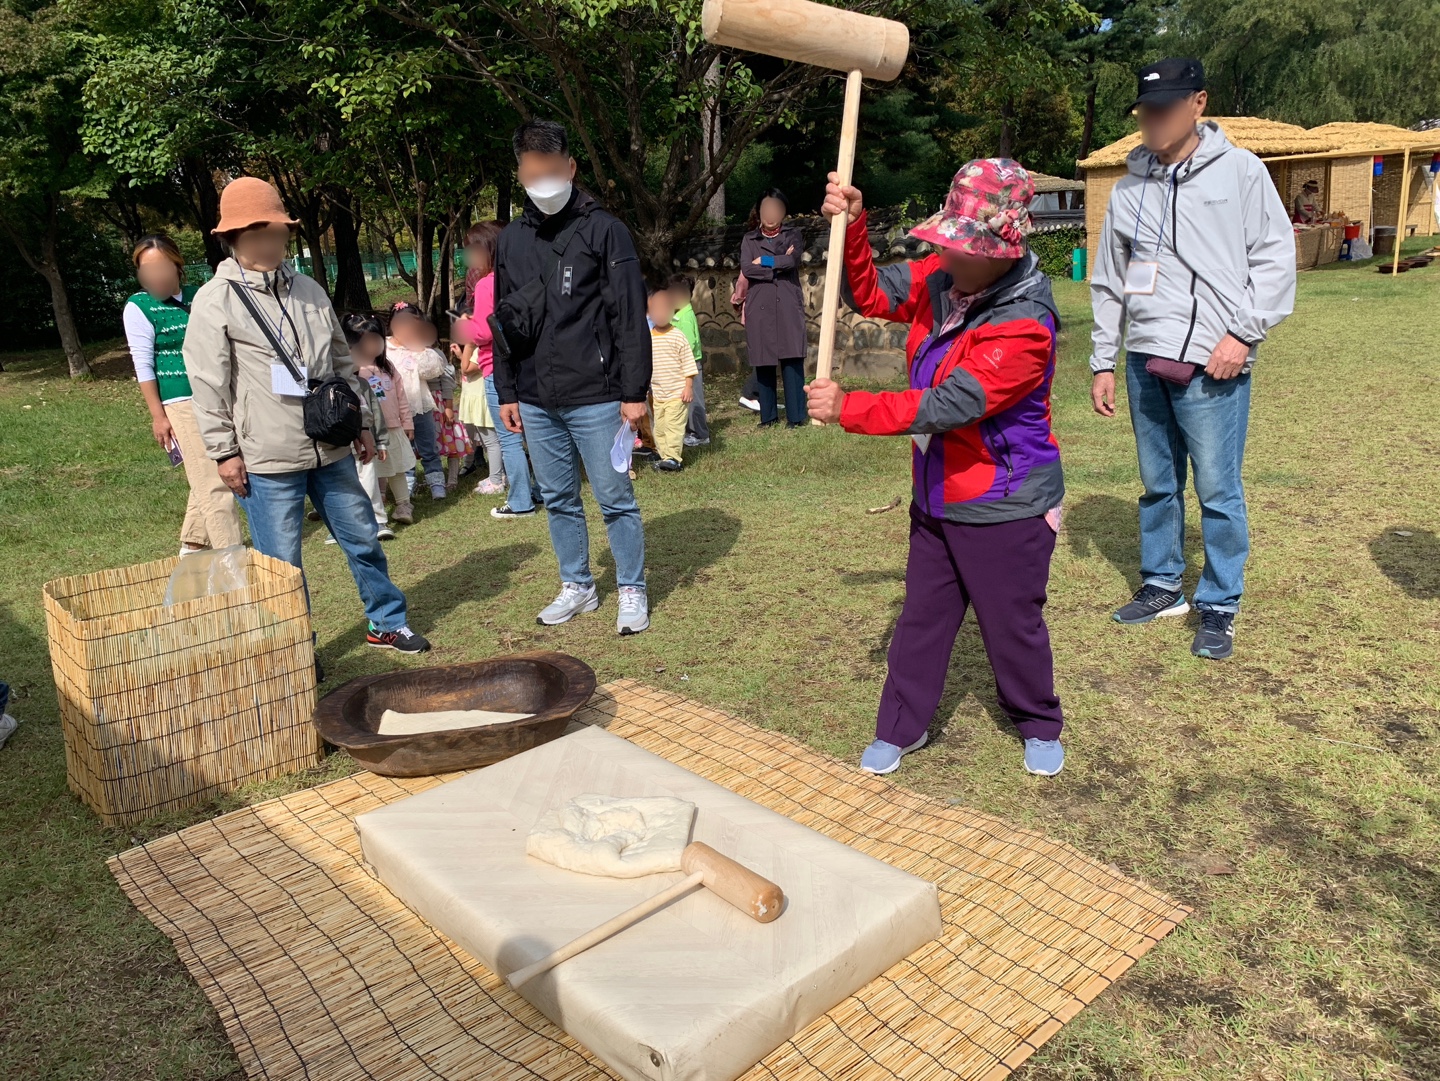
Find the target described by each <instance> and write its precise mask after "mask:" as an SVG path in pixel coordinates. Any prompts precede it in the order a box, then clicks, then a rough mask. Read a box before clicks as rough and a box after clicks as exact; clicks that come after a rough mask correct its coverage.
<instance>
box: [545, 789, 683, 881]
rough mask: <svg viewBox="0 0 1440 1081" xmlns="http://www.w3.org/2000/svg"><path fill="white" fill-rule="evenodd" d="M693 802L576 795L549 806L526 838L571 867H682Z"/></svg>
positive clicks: (628, 872) (617, 870) (633, 871)
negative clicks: (682, 855) (552, 807)
mask: <svg viewBox="0 0 1440 1081" xmlns="http://www.w3.org/2000/svg"><path fill="white" fill-rule="evenodd" d="M694 821H695V804H693V803H689V802H687V801H686V800H683V799H675V798H674V797H672V796H649V797H640V798H637V797H634V796H632V797H630V798H628V799H624V798H619V799H617V798H616V797H614V796H597V795H596V794H595V793H593V792H589V793H586V794H585V795H582V796H576V797H575V798H574V799H572V800H569V801H568V802H566V803H565V804H564V805H562V806H560V807H557V808H555V809H554V810H553V811H547V812H546V813H545V814H544V815H543V816H542V817H541V819H540V821H539V822H537V823H535V828H534V829H532V830H531V831H530V836H528V837H527V838H525V851H526V852H527V853H528V854H529V855H531V856H534V857H535V858H536V859H540V860H544V861H545V862H546V863H553V864H554V865H555V866H556V867H563V868H565V870H567V871H578V872H580V873H581V874H585V875H603V876H605V877H608V878H640V877H641V876H643V875H654V874H659V873H660V872H662V871H678V870H680V854H681V853H682V852H684V851H685V846H686V845H687V844H689V843H690V825H691V823H692V822H694Z"/></svg>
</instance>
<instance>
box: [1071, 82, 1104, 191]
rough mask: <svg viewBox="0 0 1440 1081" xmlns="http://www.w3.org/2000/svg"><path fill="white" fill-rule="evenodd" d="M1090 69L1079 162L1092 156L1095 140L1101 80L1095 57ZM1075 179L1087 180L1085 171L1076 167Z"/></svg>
mask: <svg viewBox="0 0 1440 1081" xmlns="http://www.w3.org/2000/svg"><path fill="white" fill-rule="evenodd" d="M1088 67H1089V69H1090V74H1089V78H1088V79H1087V80H1086V83H1085V126H1084V128H1082V129H1081V131H1080V153H1079V154H1078V155H1077V156H1076V160H1077V161H1084V160H1085V159H1086V158H1088V157H1089V156H1090V140H1092V139H1093V138H1095V90H1096V87H1097V86H1098V85H1099V82H1100V78H1099V76H1098V75H1097V74H1096V72H1095V58H1094V57H1091V58H1090V62H1089V64H1088ZM1075 179H1076V180H1084V179H1085V170H1084V169H1082V168H1080V166H1079V165H1076V166H1075Z"/></svg>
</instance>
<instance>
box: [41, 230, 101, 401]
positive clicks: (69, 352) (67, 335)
mask: <svg viewBox="0 0 1440 1081" xmlns="http://www.w3.org/2000/svg"><path fill="white" fill-rule="evenodd" d="M57 232H59V224H58V221H57V219H56V217H55V215H53V214H52V215H51V218H50V221H49V223H48V224H47V226H46V229H45V235H44V236H43V237H42V238H41V240H40V273H41V275H43V276H44V278H45V280H46V281H47V282H49V284H50V304H51V306H52V307H53V308H54V310H55V329H57V330H58V331H59V332H60V346H61V348H62V349H64V350H65V361H66V363H67V364H69V366H70V378H71V379H89V378H90V377H91V375H92V374H93V373H92V372H91V371H90V363H89V361H87V360H86V359H85V347H84V346H83V345H81V344H80V328H79V327H78V326H76V325H75V312H74V310H73V309H72V308H71V307H70V291H69V290H68V289H66V288H65V277H64V275H63V274H62V273H61V270H60V260H59V259H58V257H57V253H56V251H55V234H56V233H57Z"/></svg>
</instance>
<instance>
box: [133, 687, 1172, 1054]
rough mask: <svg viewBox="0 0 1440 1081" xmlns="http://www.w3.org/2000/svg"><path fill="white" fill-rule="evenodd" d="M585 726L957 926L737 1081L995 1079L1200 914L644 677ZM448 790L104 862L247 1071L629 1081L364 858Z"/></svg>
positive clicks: (345, 785)
mask: <svg viewBox="0 0 1440 1081" xmlns="http://www.w3.org/2000/svg"><path fill="white" fill-rule="evenodd" d="M577 720H579V721H582V722H585V723H590V724H600V725H604V726H606V727H607V728H608V729H609V731H611V732H613V733H615V734H616V735H620V736H624V737H625V738H626V739H629V740H631V741H633V742H634V743H636V744H637V745H639V746H641V747H644V748H646V749H647V750H650V751H652V752H654V753H656V754H659V755H662V756H664V757H665V758H668V759H670V760H671V761H673V762H676V763H678V764H679V765H681V766H684V767H685V768H686V769H689V770H691V771H693V772H695V773H697V774H699V775H700V776H702V777H707V778H709V779H710V780H712V781H715V782H717V783H718V784H721V785H724V786H726V787H727V788H730V789H733V790H734V791H736V792H738V793H740V794H741V795H743V796H746V797H748V798H750V799H752V800H755V801H756V802H757V803H760V804H763V805H765V806H767V807H770V808H772V809H774V810H776V811H779V812H780V813H782V814H785V815H788V816H790V817H791V818H793V819H795V820H796V821H797V822H802V823H804V824H805V825H807V826H810V827H812V828H813V829H816V830H818V831H819V832H821V833H825V834H828V835H829V836H831V837H834V838H836V839H837V840H840V841H843V842H845V843H846V844H849V845H852V846H854V847H855V848H857V849H859V850H861V851H862V852H868V853H869V854H870V855H872V856H875V857H877V858H879V859H881V860H884V861H886V862H888V863H891V864H893V865H895V866H897V867H901V868H903V869H905V870H907V871H909V872H911V873H912V874H916V875H919V876H921V877H922V878H926V879H929V880H931V881H934V882H936V883H937V884H938V886H939V890H940V901H941V910H942V914H943V917H944V921H945V933H944V935H943V936H942V937H941V938H940V939H938V940H936V941H935V942H932V943H931V944H930V945H928V946H926V947H925V948H923V949H922V950H920V951H919V952H918V953H916V954H914V955H912V956H911V957H909V958H907V959H906V960H904V961H902V962H900V963H899V964H897V965H896V966H894V967H893V968H892V969H891V970H890V971H889V972H887V973H886V974H885V975H884V976H882V977H880V978H879V979H877V980H875V981H874V982H873V983H871V984H870V985H869V986H867V987H866V988H865V989H864V990H863V991H861V992H860V993H859V994H857V995H854V996H852V997H851V998H849V999H847V1000H846V1001H844V1002H842V1003H841V1004H840V1005H839V1006H837V1007H836V1008H835V1009H834V1010H832V1011H831V1012H830V1013H829V1014H828V1015H826V1016H825V1017H822V1018H820V1019H819V1020H817V1021H815V1022H814V1023H813V1024H811V1025H810V1026H809V1027H808V1028H806V1029H805V1030H804V1031H803V1032H801V1033H800V1034H799V1035H798V1036H796V1037H795V1038H794V1039H793V1040H791V1041H789V1042H788V1043H786V1044H784V1045H782V1046H781V1047H779V1048H777V1049H776V1050H775V1051H774V1052H772V1053H771V1054H770V1055H769V1057H767V1058H766V1059H765V1060H764V1061H763V1062H761V1063H760V1064H759V1065H757V1066H755V1067H754V1068H753V1069H752V1070H750V1071H749V1072H748V1073H747V1074H746V1075H745V1081H762V1079H770V1081H814V1079H818V1078H833V1079H836V1081H842V1079H843V1081H884V1079H888V1078H892V1077H893V1078H903V1079H907V1081H921V1079H923V1081H946V1079H966V1081H970V1079H985V1081H990V1079H997V1078H1002V1077H1005V1076H1007V1075H1008V1074H1009V1073H1010V1072H1011V1071H1012V1070H1014V1069H1015V1068H1016V1067H1017V1066H1018V1065H1019V1064H1020V1063H1021V1062H1022V1061H1024V1060H1025V1059H1026V1058H1027V1057H1028V1056H1029V1055H1030V1054H1032V1053H1033V1052H1034V1051H1035V1049H1036V1048H1038V1047H1039V1046H1040V1045H1041V1044H1042V1043H1044V1042H1045V1041H1046V1040H1047V1039H1049V1038H1050V1037H1051V1036H1053V1035H1054V1034H1055V1033H1056V1032H1057V1031H1059V1029H1060V1026H1061V1025H1063V1024H1064V1023H1065V1022H1066V1021H1068V1020H1070V1018H1072V1017H1074V1016H1075V1015H1076V1014H1077V1013H1078V1012H1079V1011H1080V1009H1081V1008H1082V1007H1083V1006H1085V1005H1086V1004H1087V1003H1088V1002H1090V1001H1091V1000H1093V999H1094V998H1095V996H1096V995H1098V994H1099V993H1100V992H1101V991H1103V990H1104V989H1105V988H1106V987H1108V986H1109V985H1110V984H1111V983H1113V982H1114V981H1115V980H1116V979H1117V978H1118V977H1119V976H1120V974H1121V973H1123V972H1124V971H1125V970H1126V969H1127V968H1129V967H1130V965H1131V964H1133V963H1134V962H1135V960H1136V959H1137V958H1138V957H1139V956H1140V955H1141V954H1143V953H1144V952H1145V951H1146V950H1148V949H1149V948H1150V947H1151V946H1153V945H1155V943H1156V942H1158V941H1159V940H1160V939H1161V938H1163V937H1164V936H1165V935H1166V934H1168V933H1169V932H1170V931H1171V930H1173V929H1174V928H1175V926H1176V924H1178V923H1179V921H1180V920H1182V919H1184V918H1185V916H1186V915H1187V914H1188V911H1189V910H1188V909H1186V908H1185V907H1183V906H1181V905H1177V904H1176V903H1175V902H1174V901H1172V900H1170V899H1169V898H1167V897H1165V896H1164V895H1163V894H1160V893H1158V892H1156V891H1155V890H1153V889H1151V888H1149V887H1147V886H1145V885H1143V884H1141V883H1139V882H1135V881H1133V880H1131V879H1128V878H1125V877H1124V876H1122V875H1120V874H1118V873H1117V872H1115V871H1113V870H1111V869H1109V868H1108V867H1106V866H1104V865H1103V864H1100V863H1097V862H1095V861H1094V860H1091V859H1089V858H1087V857H1085V856H1083V855H1081V854H1080V853H1078V852H1076V851H1075V850H1074V849H1072V848H1070V847H1068V846H1066V845H1061V844H1056V843H1054V842H1052V841H1049V840H1047V839H1046V838H1044V837H1043V836H1041V835H1040V834H1038V833H1035V832H1032V831H1028V830H1021V829H1017V828H1015V827H1014V826H1011V825H1009V824H1008V823H1006V822H1004V821H1003V820H1001V819H998V818H994V817H991V816H988V815H982V814H977V813H976V812H974V811H969V810H966V809H964V808H961V807H950V806H948V805H946V804H944V803H942V802H940V801H938V800H934V799H930V798H927V797H924V796H920V795H917V794H915V793H912V792H909V791H907V790H905V789H903V788H900V787H897V786H896V785H895V784H893V783H892V782H890V781H887V780H884V779H880V778H873V777H868V776H866V775H864V774H861V773H859V772H858V771H856V770H855V769H854V767H853V766H851V765H847V764H844V763H840V762H836V761H834V760H833V759H829V758H826V757H823V756H821V755H819V754H817V753H815V752H814V751H812V750H810V749H809V748H807V747H806V746H805V745H803V744H801V743H798V742H796V741H795V740H793V739H790V738H788V737H786V736H782V735H778V734H776V733H773V732H766V731H763V730H761V729H757V728H755V727H753V726H751V725H749V724H746V723H744V722H743V721H739V720H736V719H735V718H733V717H730V716H727V715H726V714H723V713H719V712H716V711H714V710H709V709H705V708H704V707H702V706H699V705H697V704H696V703H694V702H690V701H688V700H686V699H684V698H682V697H679V696H677V695H672V694H667V693H664V692H661V691H657V690H654V689H652V688H649V687H646V686H644V685H642V684H639V683H635V682H633V681H622V682H618V683H611V684H607V685H605V686H603V687H601V688H600V689H599V690H598V691H597V692H596V696H595V698H593V699H592V700H591V702H590V704H589V705H588V706H586V707H585V709H583V710H582V711H581V712H580V713H579V714H577ZM452 776H453V775H452ZM445 779H447V778H445V777H426V778H417V779H413V780H397V779H391V778H385V777H377V776H374V775H372V774H369V773H360V774H357V775H356V776H354V777H350V778H346V779H344V780H340V781H332V782H330V783H328V784H324V785H320V786H319V787H317V788H313V789H310V790H308V791H304V792H297V793H295V794H293V795H290V796H285V797H283V798H281V799H275V800H270V801H268V802H266V803H261V804H258V805H257V806H255V807H251V808H247V809H245V810H241V811H235V812H233V813H231V814H227V815H223V816H222V817H220V818H216V819H214V820H212V821H210V822H205V823H201V824H199V825H196V826H191V827H190V828H188V829H185V830H181V831H180V832H179V833H175V834H171V835H170V836H168V837H162V838H160V839H159V840H156V841H152V842H150V843H149V844H146V845H142V846H141V847H139V848H133V849H131V850H129V851H128V852H124V853H122V854H120V855H119V856H116V857H115V858H113V859H112V860H111V861H110V869H111V871H112V872H113V873H114V874H115V877H116V878H117V879H118V880H119V882H120V885H121V886H122V887H123V888H124V890H125V892H126V893H127V894H129V896H130V898H131V900H132V901H134V903H135V904H136V906H137V907H139V909H140V911H141V912H143V913H144V914H145V915H146V916H147V917H148V918H149V919H150V920H152V921H153V922H154V923H155V924H156V926H158V927H159V928H160V929H161V930H162V931H163V932H164V933H165V934H166V935H168V936H169V937H170V939H171V940H172V941H173V942H174V943H175V947H176V950H177V951H178V952H179V955H180V958H181V960H182V961H184V962H185V965H186V967H187V968H189V970H190V972H191V974H192V975H193V976H194V977H195V979H196V980H197V981H198V982H199V984H200V986H201V987H202V988H203V989H204V991H205V993H206V995H208V996H209V998H210V1001H211V1002H212V1003H213V1004H214V1006H215V1009H216V1010H217V1011H218V1012H219V1014H220V1018H221V1020H222V1021H223V1022H224V1025H225V1031H226V1033H227V1034H228V1035H229V1037H230V1040H231V1042H232V1043H233V1044H234V1046H235V1050H236V1052H237V1054H238V1055H239V1057H240V1061H241V1063H242V1064H243V1066H244V1068H245V1071H246V1073H247V1074H248V1075H249V1077H251V1078H256V1079H259V1078H264V1079H268V1081H282V1079H283V1081H290V1079H294V1078H306V1079H312V1081H357V1079H361V1078H370V1079H373V1081H412V1079H413V1081H426V1079H428V1081H442V1079H443V1081H470V1079H480V1078H484V1079H485V1081H511V1079H516V1081H518V1079H522V1078H523V1079H541V1081H590V1079H594V1078H603V1077H614V1076H615V1075H614V1074H613V1073H611V1072H610V1071H609V1070H608V1069H606V1068H605V1067H604V1066H603V1065H601V1064H600V1063H599V1062H598V1061H597V1060H595V1059H593V1058H592V1057H590V1055H589V1054H588V1053H587V1052H586V1051H585V1050H584V1049H583V1048H582V1047H580V1046H579V1045H578V1044H576V1043H575V1042H574V1041H573V1040H571V1039H570V1038H569V1037H568V1036H566V1035H565V1033H564V1032H562V1031H560V1030H559V1029H558V1028H556V1027H555V1026H554V1025H552V1024H551V1023H550V1022H549V1021H548V1020H546V1019H545V1018H544V1017H543V1016H542V1015H541V1014H540V1013H539V1012H538V1011H536V1010H535V1009H534V1008H533V1007H532V1006H530V1004H529V1003H527V1002H526V1001H525V1000H524V999H522V998H520V997H519V996H518V995H516V994H514V993H512V992H511V991H510V990H509V989H508V988H507V987H506V986H505V985H504V983H503V981H502V980H500V979H499V978H498V977H497V976H495V975H494V974H493V973H491V972H490V971H489V970H488V969H486V968H484V967H483V966H482V965H480V964H479V963H478V962H476V961H474V960H472V959H471V958H470V957H468V956H467V955H465V954H463V953H462V952H461V951H460V950H459V949H458V948H457V947H455V946H453V945H452V944H451V943H450V942H449V941H448V940H447V939H445V938H443V937H442V936H441V935H440V934H439V933H438V932H436V931H434V930H432V929H431V928H430V926H429V925H428V924H426V923H425V922H424V921H422V920H421V919H420V918H419V917H417V916H415V915H413V914H412V913H411V912H410V911H409V910H408V909H407V908H405V907H404V906H403V905H402V904H401V903H400V902H399V901H398V900H396V899H395V897H394V896H393V895H392V894H390V893H389V891H388V890H386V889H385V887H384V886H382V885H381V884H380V883H379V882H377V881H376V880H375V879H374V878H372V877H371V876H370V875H369V873H368V872H367V871H366V870H365V868H364V866H363V865H362V864H361V863H360V846H359V844H358V842H357V840H356V837H355V829H354V825H353V822H352V820H353V818H354V816H355V815H357V814H359V813H360V812H362V811H367V810H370V809H371V808H374V807H378V806H380V805H382V804H385V803H389V802H391V801H393V800H397V799H401V798H403V797H405V796H408V795H410V794H412V793H414V792H419V791H422V790H424V789H426V788H430V787H432V786H433V785H435V784H438V783H440V782H441V781H443V780H445Z"/></svg>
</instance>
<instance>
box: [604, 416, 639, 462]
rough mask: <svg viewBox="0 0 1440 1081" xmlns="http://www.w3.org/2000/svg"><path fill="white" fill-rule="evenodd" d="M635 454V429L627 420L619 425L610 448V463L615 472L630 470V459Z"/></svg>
mask: <svg viewBox="0 0 1440 1081" xmlns="http://www.w3.org/2000/svg"><path fill="white" fill-rule="evenodd" d="M634 454H635V429H634V428H632V427H630V422H629V421H628V420H627V421H626V422H625V423H624V424H622V425H620V431H619V432H617V433H616V435H615V445H614V446H613V447H611V448H610V465H611V466H612V467H613V468H614V470H615V472H617V473H628V472H630V459H631V457H632V456H633V455H634Z"/></svg>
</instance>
